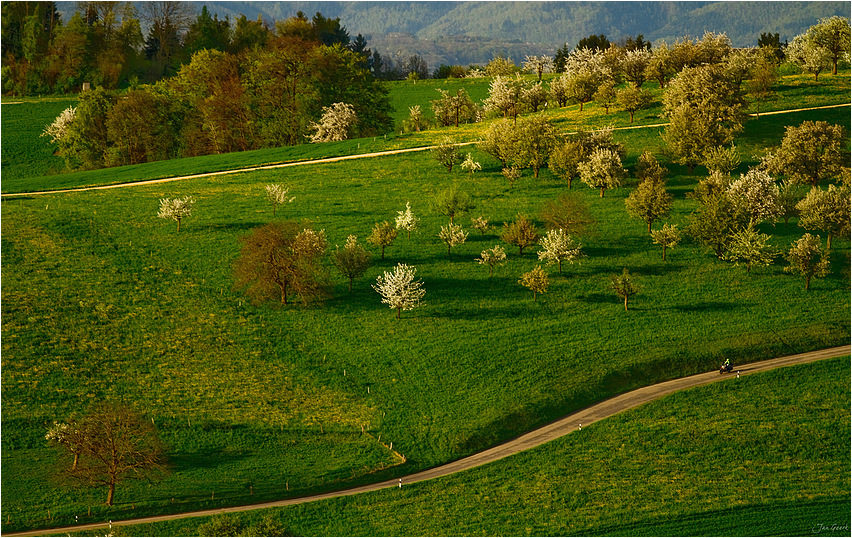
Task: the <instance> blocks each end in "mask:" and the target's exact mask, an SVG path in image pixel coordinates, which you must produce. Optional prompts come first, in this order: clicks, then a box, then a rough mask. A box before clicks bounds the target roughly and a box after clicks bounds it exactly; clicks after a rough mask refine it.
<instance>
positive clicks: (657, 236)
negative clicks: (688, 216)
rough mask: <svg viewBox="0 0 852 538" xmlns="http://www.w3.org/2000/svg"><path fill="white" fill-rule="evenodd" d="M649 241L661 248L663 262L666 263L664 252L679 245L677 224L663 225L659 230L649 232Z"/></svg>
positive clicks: (679, 236) (679, 237)
mask: <svg viewBox="0 0 852 538" xmlns="http://www.w3.org/2000/svg"><path fill="white" fill-rule="evenodd" d="M651 239H652V240H653V241H654V243H655V244H657V245H660V246H661V247H663V261H666V250H667V249H670V248H675V247H676V246H677V244H678V243H680V239H681V235H680V230H678V229H677V224H663V227H662V228H660V229H659V230H652V231H651Z"/></svg>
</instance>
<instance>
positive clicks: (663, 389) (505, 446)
mask: <svg viewBox="0 0 852 538" xmlns="http://www.w3.org/2000/svg"><path fill="white" fill-rule="evenodd" d="M850 351H852V346H849V345H846V346H840V347H834V348H829V349H823V350H819V351H812V352H808V353H800V354H798V355H788V356H785V357H778V358H775V359H769V360H765V361H760V362H755V363H751V364H746V365H743V366H739V367H735V368H736V373H731V374H726V375H719V373H718V371H713V372H708V373H704V374H697V375H693V376H689V377H682V378H679V379H673V380H671V381H666V382H663V383H658V384H656V385H651V386H648V387H643V388H641V389H636V390H633V391H630V392H627V393H625V394H622V395H619V396H614V397H612V398H609V399H607V400H604V401H602V402H599V403H597V404H594V405H592V406H589V407H587V408H585V409H581V410H579V411H576V412H574V413H571V414H570V415H568V416H565V417H563V418H561V419H559V420H556V421H554V422H552V423H550V424H547V425H545V426H542V427H540V428H538V429H535V430H533V431H531V432H529V433H526V434H524V435H521V436H520V437H517V438H515V439H512V440H510V441H506V442H505V443H502V444H500V445H497V446H495V447H492V448H489V449H488V450H484V451H482V452H479V453H477V454H473V455H472V456H468V457H466V458H462V459H460V460H457V461H454V462H451V463H447V464H445V465H441V466H440V467H435V468H432V469H428V470H426V471H421V472H419V473H415V474H411V475H408V476H403V477H402V479H401V480H402V484H403V485H406V484H413V483H416V482H422V481H424V480H431V479H433V478H438V477H441V476H447V475H450V474H453V473H458V472H461V471H466V470H468V469H472V468H474V467H479V466H480V465H485V464H487V463H491V462H493V461H497V460H499V459H502V458H506V457H508V456H511V455H513V454H517V453H519V452H522V451H524V450H529V449H531V448H535V447H537V446H539V445H542V444H544V443H547V442H549V441H552V440H554V439H557V438H559V437H562V436H563V435H567V434H569V433H571V432H573V431H576V430H577V429H578V428H579V426H580V424H582V425H589V424H593V423H595V422H597V421H599V420H602V419H605V418H608V417H611V416H613V415H616V414H618V413H621V412H623V411H626V410H628V409H633V408H635V407H638V406H640V405H642V404H645V403H648V402H650V401H653V400H656V399H659V398H662V397H663V396H667V395H669V394H671V393H673V392H676V391H679V390H684V389H690V388H693V387H699V386H701V385H707V384H710V383H714V382H717V381H724V380H731V379H736V377H737V375H738V374H739V375H751V374H756V373H758V372H765V371H767V370H772V369H775V368H782V367H785V366H791V365H794V364H806V363H810V362H816V361H819V360H823V359H829V358H832V357H840V356H843V355H849V354H850ZM399 480H400V479H396V478H395V479H393V480H385V481H383V482H378V483H375V484H369V485H366V486H360V487H355V488H350V489H345V490H341V491H334V492H330V493H323V494H319V495H311V496H308V497H299V498H294V499H285V500H282V501H273V502H266V503H260V504H252V505H245V506H234V507H229V508H216V509H212V510H201V511H197V512H186V513H182V514H172V515H165V516H153V517H146V518H139V519H128V520H124V521H116V522H114V523H115V524H117V525H118V524H120V525H134V524H139V523H152V522H155V521H167V520H172V519H181V518H187V517H199V516H213V515H219V514H226V513H230V512H244V511H247V510H257V509H260V508H272V507H278V506H289V505H293V504H301V503H307V502H313V501H318V500H321V499H329V498H333V497H344V496H348V495H358V494H359V493H366V492H368V491H377V490H380V489H385V488H393V487H398V486H399V483H400V482H399ZM108 526H109V523H95V524H90V525H78V526H73V527H62V528H55V529H44V530H35V531H29V532H22V533H12V534H5V533H4V536H44V535H46V534H48V533H49V534H66V533H69V532H79V531H85V530H95V529H103V528H105V527H108Z"/></svg>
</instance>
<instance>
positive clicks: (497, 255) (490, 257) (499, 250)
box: [476, 245, 506, 278]
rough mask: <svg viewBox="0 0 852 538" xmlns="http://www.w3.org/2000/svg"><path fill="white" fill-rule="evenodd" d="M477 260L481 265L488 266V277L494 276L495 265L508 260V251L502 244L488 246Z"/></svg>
mask: <svg viewBox="0 0 852 538" xmlns="http://www.w3.org/2000/svg"><path fill="white" fill-rule="evenodd" d="M476 262H477V263H478V264H479V265H487V266H488V277H489V278H491V277H492V276H494V267H496V266H497V265H503V264H504V263H505V262H506V251H505V250H503V247H501V246H500V245H495V246H494V248H488V249H485V250H483V251H482V253H481V254H480V255H479V257H478V258H476Z"/></svg>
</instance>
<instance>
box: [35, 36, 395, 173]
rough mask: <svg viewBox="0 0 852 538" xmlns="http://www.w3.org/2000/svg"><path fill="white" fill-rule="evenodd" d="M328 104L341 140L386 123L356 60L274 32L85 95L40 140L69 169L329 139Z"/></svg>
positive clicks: (377, 89) (384, 109)
mask: <svg viewBox="0 0 852 538" xmlns="http://www.w3.org/2000/svg"><path fill="white" fill-rule="evenodd" d="M332 108H335V114H334V116H335V117H336V116H340V115H342V114H344V113H345V114H346V115H347V120H346V123H345V125H344V129H343V135H342V136H344V137H346V136H348V135H350V134H356V133H357V134H358V135H360V136H367V135H371V134H378V133H383V132H386V131H387V130H389V129H390V128H391V126H392V122H391V120H390V117H389V110H390V104H389V101H388V96H387V92H386V90H384V88H383V87H382V86H380V85H379V83H378V82H377V81H375V79H374V78H373V77H372V76H371V75H370V74H369V72H368V71H367V70H366V69H365V67H364V64H363V62H362V59H361V57H360V56H359V55H358V54H356V53H353V52H352V51H349V50H347V49H345V48H343V47H341V46H339V45H333V46H328V45H323V44H321V43H319V42H317V41H304V40H302V39H299V38H295V37H286V36H279V37H274V38H271V39H269V40H268V41H267V43H266V46H265V47H263V48H255V49H252V50H251V51H249V52H246V53H245V54H243V55H241V56H239V57H238V56H236V55H233V54H230V53H227V52H221V51H216V50H207V49H205V50H202V51H200V52H197V53H195V55H193V57H192V60H191V61H190V62H189V63H188V64H186V65H184V66H182V67H181V68H180V70H179V71H178V73H177V75H175V76H174V77H172V78H170V79H167V80H164V81H161V82H159V83H157V84H154V85H143V86H140V87H137V88H135V89H132V90H129V91H127V92H126V93H123V94H117V93H114V92H109V91H106V90H105V89H103V88H97V89H95V90H91V91H87V92H84V93H82V94H81V95H80V100H79V104H78V105H77V107H75V108H72V109H69V110H67V111H65V112H63V113H62V114H61V115H60V116H59V117H58V118H57V120H56V121H55V122H54V123H53V124H52V125H50V126H48V127H47V128H46V129H45V134H46V135H47V136H49V137H50V139H51V141H52V142H53V143H55V144H56V146H57V148H58V153H59V155H61V156H62V157H63V158H64V159H65V162H66V165H67V167H68V168H69V169H71V170H76V169H91V168H100V167H103V166H119V165H126V164H137V163H142V162H148V161H154V160H160V159H168V158H172V157H180V156H196V155H207V154H218V153H227V152H231V151H242V150H249V149H257V148H263V147H278V146H283V145H294V144H298V143H302V142H307V141H308V140H309V136H310V135H311V133H313V134H314V135H317V134H320V133H321V134H322V135H323V136H320V137H319V138H318V140H325V139H334V136H338V130H333V129H332V130H331V131H329V129H328V128H326V127H325V123H324V122H323V121H319V120H320V119H321V117H322V116H323V115H324V113H325V112H326V111H327V110H328V109H332ZM336 108H340V109H341V111H338V110H336ZM318 121H319V123H318ZM338 124H339V122H338ZM329 133H330V134H331V138H328V137H326V136H325V135H326V134H329ZM315 140H316V139H315Z"/></svg>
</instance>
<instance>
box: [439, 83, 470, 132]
mask: <svg viewBox="0 0 852 538" xmlns="http://www.w3.org/2000/svg"><path fill="white" fill-rule="evenodd" d="M438 92H440V94H441V98H440V99H435V100H434V101H432V111H433V112H434V113H435V118H436V119H437V120H438V121H439V122H440V123H441V125H443V126H444V127H447V126H449V125H455V126H456V127H458V126H459V123H469V122H472V121H476V115H477V112H478V110H477V107H476V105H475V104H474V102H473V99H471V98H470V96H469V95H468V94H467V90H465V89H464V88H459V89H458V90H456V94H455V95H452V94H450V92H448V91H447V90H443V89H441V88H438Z"/></svg>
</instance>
